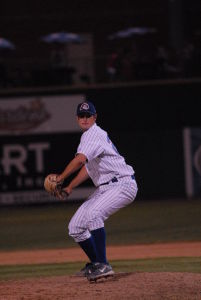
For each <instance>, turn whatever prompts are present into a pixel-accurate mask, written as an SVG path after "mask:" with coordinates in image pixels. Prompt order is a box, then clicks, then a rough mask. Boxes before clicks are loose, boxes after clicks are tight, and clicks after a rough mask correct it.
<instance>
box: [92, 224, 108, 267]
mask: <svg viewBox="0 0 201 300" xmlns="http://www.w3.org/2000/svg"><path fill="white" fill-rule="evenodd" d="M91 235H92V237H93V240H94V243H95V245H96V253H97V261H98V262H102V263H108V262H107V258H106V234H105V228H104V227H102V228H98V229H95V230H92V231H91Z"/></svg>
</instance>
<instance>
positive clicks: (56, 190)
mask: <svg viewBox="0 0 201 300" xmlns="http://www.w3.org/2000/svg"><path fill="white" fill-rule="evenodd" d="M62 184H63V181H60V182H57V174H49V175H48V176H46V177H45V180H44V188H45V190H46V191H47V192H48V193H49V194H50V195H52V196H54V197H56V198H58V199H60V200H66V198H67V197H68V193H67V192H66V191H65V190H64V189H62Z"/></svg>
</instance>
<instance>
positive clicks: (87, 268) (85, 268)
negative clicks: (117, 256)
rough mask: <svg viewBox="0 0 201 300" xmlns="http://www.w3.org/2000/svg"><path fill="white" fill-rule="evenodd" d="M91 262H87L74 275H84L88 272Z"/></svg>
mask: <svg viewBox="0 0 201 300" xmlns="http://www.w3.org/2000/svg"><path fill="white" fill-rule="evenodd" d="M92 265H93V263H87V264H86V265H85V266H84V268H82V269H81V270H80V271H79V272H77V273H76V274H75V275H76V276H79V277H86V276H87V273H88V272H89V269H90V268H91V267H92Z"/></svg>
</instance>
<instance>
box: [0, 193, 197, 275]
mask: <svg viewBox="0 0 201 300" xmlns="http://www.w3.org/2000/svg"><path fill="white" fill-rule="evenodd" d="M79 205H80V203H77V204H67V203H65V204H63V203H62V204H57V205H43V206H31V207H29V206H25V207H21V206H19V207H1V209H0V237H1V239H0V251H7V250H9V251H10V250H24V249H30V250H31V249H46V248H66V247H73V246H77V245H76V244H75V242H74V241H73V240H72V239H71V238H70V237H69V236H68V222H69V220H70V218H71V217H72V215H73V213H74V212H75V211H76V209H77V208H78V207H79ZM200 220H201V200H200V199H197V200H184V201H181V200H175V201H173V200H171V201H167V200H164V201H140V200H136V201H135V202H134V203H133V204H131V205H130V206H128V207H126V208H124V209H122V210H120V211H119V212H117V213H116V214H114V215H113V216H111V217H110V218H109V220H107V221H106V224H105V225H106V230H107V244H108V245H126V244H139V243H143V244H146V243H158V242H164V243H165V242H173V241H175V242H176V241H201V221H200ZM112 265H113V267H114V270H115V271H118V272H121V271H124V272H133V271H135V272H159V271H160V272H167V271H170V272H195V273H201V255H200V257H196V258H194V257H188V258H187V257H186V258H185V257H182V258H157V259H139V260H132V261H113V262H112ZM82 266H83V263H80V262H77V263H62V264H40V265H17V266H0V280H7V279H20V278H25V277H38V276H56V275H64V274H65V275H67V274H69V275H71V274H74V273H75V272H76V271H77V270H79V269H80V268H81V267H82Z"/></svg>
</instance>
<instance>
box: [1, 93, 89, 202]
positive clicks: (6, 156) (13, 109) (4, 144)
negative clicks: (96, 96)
mask: <svg viewBox="0 0 201 300" xmlns="http://www.w3.org/2000/svg"><path fill="white" fill-rule="evenodd" d="M83 99H84V96H83V95H68V96H49V97H38V96H37V97H29V98H15V99H6V100H1V101H0V141H1V146H0V181H1V184H0V204H15V203H36V202H47V201H55V199H54V198H53V197H49V196H48V195H47V194H46V193H45V191H44V189H43V182H44V178H45V176H46V175H47V174H49V173H54V172H55V173H57V172H58V173H59V172H61V171H62V170H63V169H64V167H65V165H66V164H67V162H68V161H70V160H71V159H72V157H73V156H74V152H75V151H76V147H77V145H78V142H79V137H80V132H79V128H78V125H77V123H76V119H75V115H76V113H75V111H76V107H77V104H78V103H80V102H81V101H82V100H83ZM90 192H91V189H90V188H80V189H77V190H76V192H75V193H73V194H72V196H71V197H70V198H69V200H73V199H76V198H77V199H80V198H83V197H86V196H87V195H88V194H89V193H90Z"/></svg>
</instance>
